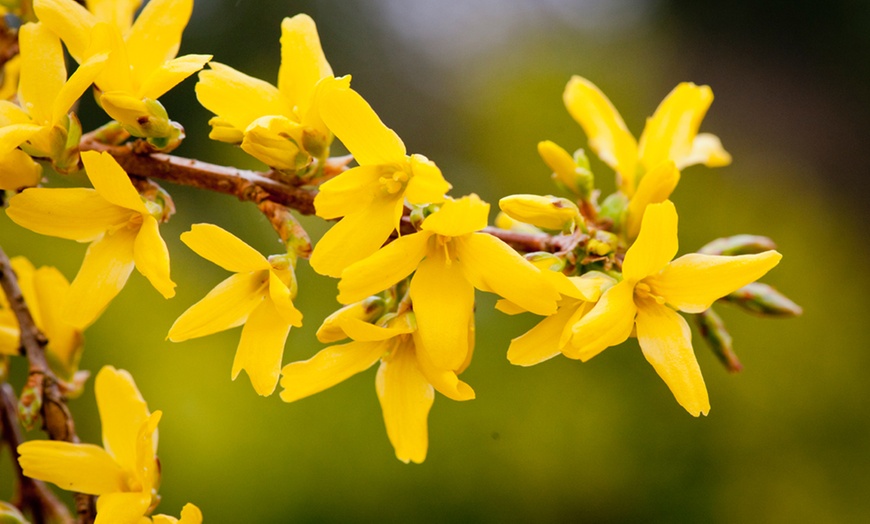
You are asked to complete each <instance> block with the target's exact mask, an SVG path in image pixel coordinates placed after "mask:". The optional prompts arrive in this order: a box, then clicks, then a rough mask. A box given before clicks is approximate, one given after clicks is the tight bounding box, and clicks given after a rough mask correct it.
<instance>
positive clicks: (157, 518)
mask: <svg viewBox="0 0 870 524" xmlns="http://www.w3.org/2000/svg"><path fill="white" fill-rule="evenodd" d="M148 523H153V524H202V511H200V510H199V508H198V507H196V506H194V505H193V504H185V505H184V507H183V508H181V518H180V519H177V518H175V517H170V516H169V515H154V516H153V517H151V518H150V519H149V518H147V517H143V518H142V519H141V520H140V522H139V524H148Z"/></svg>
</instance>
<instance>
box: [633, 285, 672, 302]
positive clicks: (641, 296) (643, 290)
mask: <svg viewBox="0 0 870 524" xmlns="http://www.w3.org/2000/svg"><path fill="white" fill-rule="evenodd" d="M634 296H635V298H637V299H638V300H654V301H655V302H656V303H658V304H659V305H662V306H663V305H665V299H664V298H662V297H660V296H658V295H655V294H653V292H652V289H650V287H649V284H646V283H644V282H638V283H637V284H635V286H634Z"/></svg>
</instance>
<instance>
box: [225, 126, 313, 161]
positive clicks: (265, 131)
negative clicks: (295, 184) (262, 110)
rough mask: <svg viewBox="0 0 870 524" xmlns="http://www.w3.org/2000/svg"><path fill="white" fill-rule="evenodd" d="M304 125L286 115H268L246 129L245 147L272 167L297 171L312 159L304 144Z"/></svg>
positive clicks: (243, 143)
mask: <svg viewBox="0 0 870 524" xmlns="http://www.w3.org/2000/svg"><path fill="white" fill-rule="evenodd" d="M301 139H302V126H301V125H299V123H297V122H294V121H292V120H290V119H289V118H287V117H285V116H264V117H261V118H258V119H257V120H254V121H253V122H252V123H251V125H249V126H248V128H247V129H246V130H245V137H244V139H243V140H242V149H243V150H244V151H245V152H246V153H248V154H249V155H251V156H252V157H254V158H256V159H257V160H260V161H261V162H263V163H264V164H266V165H267V166H269V167H273V168H275V169H279V170H281V171H290V172H295V171H298V170H300V169H302V168H304V167H305V166H306V165H308V164H309V163H310V162H311V157H310V156H309V155H308V154H307V153H306V152H305V151H304V150H303V149H302V147H301Z"/></svg>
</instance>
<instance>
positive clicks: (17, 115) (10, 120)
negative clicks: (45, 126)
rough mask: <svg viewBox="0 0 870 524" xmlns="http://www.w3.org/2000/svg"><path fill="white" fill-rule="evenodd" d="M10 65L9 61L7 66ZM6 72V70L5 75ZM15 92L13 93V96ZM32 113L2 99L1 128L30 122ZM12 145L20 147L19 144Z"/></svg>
mask: <svg viewBox="0 0 870 524" xmlns="http://www.w3.org/2000/svg"><path fill="white" fill-rule="evenodd" d="M20 56H21V55H17V56H16V57H15V58H16V59H19V57H20ZM6 67H8V63H7V66H6ZM5 74H6V73H5V72H4V75H5ZM15 88H16V93H17V89H18V85H17V84H16V86H15ZM14 95H15V93H14V94H13V96H14ZM30 120H31V119H30V115H28V114H27V112H26V111H24V110H23V109H21V107H20V106H18V104H14V103H12V102H10V101H9V100H0V130H2V129H5V128H6V126H9V125H12V124H27V123H30ZM33 126H34V127H36V128H40V126H38V125H35V124H33ZM11 147H18V146H17V145H15V146H11Z"/></svg>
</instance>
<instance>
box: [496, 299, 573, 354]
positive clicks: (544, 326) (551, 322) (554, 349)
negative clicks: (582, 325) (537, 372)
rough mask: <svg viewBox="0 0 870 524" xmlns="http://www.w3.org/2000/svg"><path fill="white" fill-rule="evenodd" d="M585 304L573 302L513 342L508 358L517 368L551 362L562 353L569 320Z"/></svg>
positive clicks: (509, 348)
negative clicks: (563, 333) (563, 332)
mask: <svg viewBox="0 0 870 524" xmlns="http://www.w3.org/2000/svg"><path fill="white" fill-rule="evenodd" d="M582 305H583V302H580V301H573V302H572V304H571V305H570V306H568V307H561V308H559V311H557V312H556V314H554V315H551V316H549V317H547V318H545V319H543V320H541V321H540V322H538V324H537V325H536V326H535V327H533V328H532V329H530V330H529V331H527V332H526V333H524V334H522V335H520V336H518V337H516V338H514V339H513V340H511V344H510V346H509V347H508V352H507V358H508V360H509V361H510V363H511V364H514V365H516V366H533V365H535V364H538V363H540V362H543V361H545V360H549V359H551V358H553V357H555V356H556V355H558V354H559V353H560V352H561V347H560V345H559V341H560V339H561V337H562V331H563V330H564V329H565V325H566V323H567V322H568V319H570V318H571V316H572V315H573V314H574V312H575V311H576V310H577V308H578V307H580V306H582Z"/></svg>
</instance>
